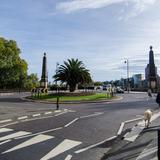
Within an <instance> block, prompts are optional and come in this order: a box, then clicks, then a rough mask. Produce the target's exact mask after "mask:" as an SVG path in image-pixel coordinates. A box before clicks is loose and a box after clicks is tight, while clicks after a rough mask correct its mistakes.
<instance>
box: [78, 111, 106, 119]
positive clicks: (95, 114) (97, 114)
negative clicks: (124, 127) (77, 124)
mask: <svg viewBox="0 0 160 160" xmlns="http://www.w3.org/2000/svg"><path fill="white" fill-rule="evenodd" d="M101 114H104V113H103V112H97V113H94V114H90V115H87V116H81V117H80V118H89V117H95V116H99V115H101Z"/></svg>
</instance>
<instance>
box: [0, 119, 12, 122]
mask: <svg viewBox="0 0 160 160" xmlns="http://www.w3.org/2000/svg"><path fill="white" fill-rule="evenodd" d="M11 121H12V119H5V120H2V121H0V123H6V122H11Z"/></svg>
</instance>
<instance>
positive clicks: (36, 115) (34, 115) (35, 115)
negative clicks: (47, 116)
mask: <svg viewBox="0 0 160 160" xmlns="http://www.w3.org/2000/svg"><path fill="white" fill-rule="evenodd" d="M40 115H41V114H40V113H37V114H33V115H32V117H38V116H40Z"/></svg>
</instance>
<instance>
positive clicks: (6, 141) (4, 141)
mask: <svg viewBox="0 0 160 160" xmlns="http://www.w3.org/2000/svg"><path fill="white" fill-rule="evenodd" d="M10 141H11V140H10V139H9V140H6V141H4V142H1V143H0V145H2V144H5V143H8V142H10Z"/></svg>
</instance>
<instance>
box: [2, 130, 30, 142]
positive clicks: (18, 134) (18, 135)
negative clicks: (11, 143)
mask: <svg viewBox="0 0 160 160" xmlns="http://www.w3.org/2000/svg"><path fill="white" fill-rule="evenodd" d="M28 134H31V132H25V131H19V132H16V133H13V134H9V135H7V136H4V137H0V141H4V140H7V139H12V138H16V137H20V136H24V135H28Z"/></svg>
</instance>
